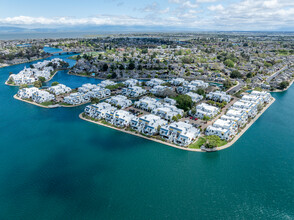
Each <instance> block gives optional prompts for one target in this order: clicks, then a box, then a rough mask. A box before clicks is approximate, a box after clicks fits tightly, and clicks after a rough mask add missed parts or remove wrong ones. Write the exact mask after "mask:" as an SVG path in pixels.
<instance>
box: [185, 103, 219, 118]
mask: <svg viewBox="0 0 294 220" xmlns="http://www.w3.org/2000/svg"><path fill="white" fill-rule="evenodd" d="M219 112H220V109H219V108H217V107H214V106H211V105H208V104H206V103H201V104H200V105H197V106H196V113H195V115H193V116H194V117H197V118H203V117H204V116H206V117H209V118H213V117H215V116H216V115H217V114H218V113H219ZM190 113H191V111H190Z"/></svg>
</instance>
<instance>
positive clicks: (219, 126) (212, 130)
mask: <svg viewBox="0 0 294 220" xmlns="http://www.w3.org/2000/svg"><path fill="white" fill-rule="evenodd" d="M237 131H238V125H237V123H236V122H235V121H230V120H223V119H218V120H216V121H215V122H214V123H213V125H209V126H208V127H207V128H206V131H205V134H206V135H217V136H219V137H220V138H221V139H222V140H226V141H228V140H231V139H232V138H233V137H234V136H235V135H236V134H237Z"/></svg>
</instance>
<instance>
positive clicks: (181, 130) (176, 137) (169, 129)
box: [159, 122, 200, 146]
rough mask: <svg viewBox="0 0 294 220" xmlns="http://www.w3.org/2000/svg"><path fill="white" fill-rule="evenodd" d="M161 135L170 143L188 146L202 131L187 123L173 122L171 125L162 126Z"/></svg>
mask: <svg viewBox="0 0 294 220" xmlns="http://www.w3.org/2000/svg"><path fill="white" fill-rule="evenodd" d="M159 134H160V136H161V137H162V138H164V139H166V140H168V141H170V142H173V143H175V144H178V145H180V146H187V145H189V144H191V143H192V142H193V141H194V140H195V139H196V138H197V137H198V136H199V135H200V130H199V129H197V128H195V127H193V126H192V125H191V124H188V123H185V122H173V123H171V124H170V125H164V126H162V127H161V128H160V131H159Z"/></svg>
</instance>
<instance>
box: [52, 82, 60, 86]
mask: <svg viewBox="0 0 294 220" xmlns="http://www.w3.org/2000/svg"><path fill="white" fill-rule="evenodd" d="M58 84H59V82H52V83H51V86H57V85H58Z"/></svg>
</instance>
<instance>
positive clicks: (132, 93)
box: [122, 86, 146, 98]
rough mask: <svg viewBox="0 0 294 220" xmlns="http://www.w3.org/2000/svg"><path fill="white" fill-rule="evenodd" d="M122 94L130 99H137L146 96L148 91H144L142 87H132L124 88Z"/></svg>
mask: <svg viewBox="0 0 294 220" xmlns="http://www.w3.org/2000/svg"><path fill="white" fill-rule="evenodd" d="M122 94H123V95H126V96H129V97H134V98H137V97H139V96H142V95H145V94H146V90H145V89H143V88H142V87H139V86H132V87H128V88H123V89H122Z"/></svg>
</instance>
